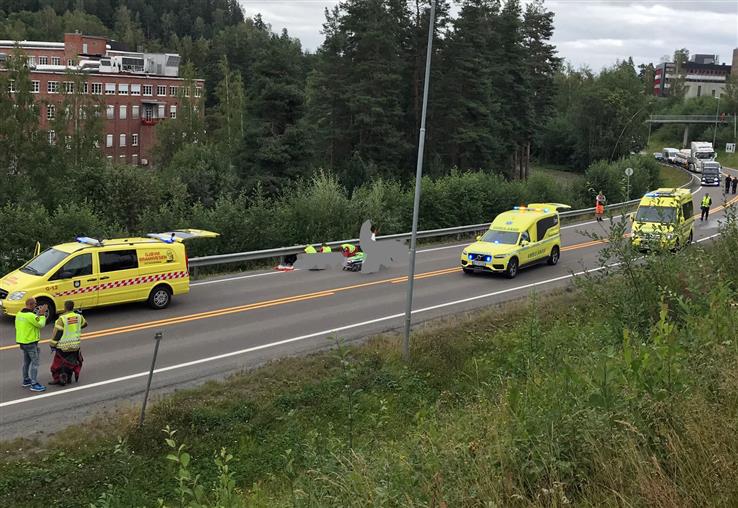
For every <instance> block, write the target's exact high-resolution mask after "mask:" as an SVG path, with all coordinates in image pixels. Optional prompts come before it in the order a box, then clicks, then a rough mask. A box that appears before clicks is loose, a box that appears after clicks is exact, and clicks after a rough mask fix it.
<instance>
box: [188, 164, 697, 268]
mask: <svg viewBox="0 0 738 508" xmlns="http://www.w3.org/2000/svg"><path fill="white" fill-rule="evenodd" d="M680 169H681V168H680ZM685 172H686V171H685ZM690 175H691V176H692V179H691V180H690V181H689V182H688V183H686V184H684V185H682V186H681V188H685V187H689V186H690V185H692V183H693V182H694V180H695V177H694V175H692V174H691V173H690ZM640 200H641V198H638V199H632V200H630V201H625V202H622V203H613V204H612V205H608V207H607V208H608V209H609V210H618V209H620V208H627V207H628V206H632V205H635V204H637V203H638V202H639V201H640ZM594 210H595V209H594V207H593V208H584V209H581V210H568V211H565V212H561V213H559V217H561V218H563V219H566V218H571V217H579V216H581V215H587V214H592V213H594ZM490 225H492V223H491V222H485V223H483V224H471V225H468V226H456V227H452V228H441V229H429V230H426V231H418V238H436V237H440V236H451V235H457V234H464V233H473V232H476V231H484V230H486V229H488V228H489V227H490ZM410 236H411V233H397V234H394V235H385V236H378V237H377V240H407V239H409V238H410ZM358 242H359V239H358V238H352V239H350V240H340V241H335V242H326V245H328V246H329V247H331V248H332V247H339V246H340V245H341V244H344V243H354V244H355V243H358ZM320 245H322V244H313V246H314V247H319V246H320ZM304 251H305V245H304V244H303V245H294V246H292V247H279V248H276V249H265V250H256V251H250V252H236V253H233V254H220V255H216V256H202V257H196V258H190V261H189V267H190V268H191V269H192V268H198V267H203V266H215V265H225V264H231V263H244V262H247V261H257V260H260V259H270V258H278V257H282V256H290V255H293V254H301V253H303V252H304Z"/></svg>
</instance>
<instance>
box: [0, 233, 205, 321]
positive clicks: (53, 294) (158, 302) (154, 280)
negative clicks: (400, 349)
mask: <svg viewBox="0 0 738 508" xmlns="http://www.w3.org/2000/svg"><path fill="white" fill-rule="evenodd" d="M216 236H218V234H217V233H212V232H210V231H203V230H199V229H180V230H176V231H170V232H167V233H152V234H150V235H148V238H119V239H114V240H96V239H93V238H88V237H80V238H77V239H76V241H74V242H70V243H64V244H61V245H56V246H54V247H51V248H50V249H46V250H45V251H43V252H41V253H40V254H39V255H38V256H36V257H34V258H33V259H31V260H30V261H29V262H27V263H26V264H25V265H23V266H22V267H20V268H19V269H17V270H15V271H14V272H11V273H9V274H8V275H6V276H4V277H3V278H2V279H0V314H6V315H10V316H14V315H15V314H17V313H18V312H20V310H21V309H22V308H23V307H24V305H25V301H26V300H27V299H28V298H30V297H34V298H35V299H36V302H37V304H38V305H41V304H46V305H48V308H49V310H48V315H49V316H51V317H53V316H54V315H55V314H56V311H57V310H58V309H62V308H63V305H64V302H65V301H66V300H73V301H74V303H75V307H76V308H78V309H90V308H93V307H102V306H105V305H114V304H119V303H128V302H148V303H149V305H150V306H151V307H152V308H154V309H164V308H166V307H167V306H168V305H169V303H170V302H171V299H172V296H174V295H182V294H186V293H188V292H189V290H190V274H189V270H188V260H187V253H186V251H185V246H184V244H183V243H182V242H183V241H184V240H188V239H191V238H213V237H216Z"/></svg>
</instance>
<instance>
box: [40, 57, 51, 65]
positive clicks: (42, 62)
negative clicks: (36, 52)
mask: <svg viewBox="0 0 738 508" xmlns="http://www.w3.org/2000/svg"><path fill="white" fill-rule="evenodd" d="M38 64H39V65H49V57H48V56H40V57H38Z"/></svg>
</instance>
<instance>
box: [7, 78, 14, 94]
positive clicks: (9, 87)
mask: <svg viewBox="0 0 738 508" xmlns="http://www.w3.org/2000/svg"><path fill="white" fill-rule="evenodd" d="M8 92H10V93H15V80H14V79H11V80H9V81H8Z"/></svg>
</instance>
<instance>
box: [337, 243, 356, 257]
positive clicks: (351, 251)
mask: <svg viewBox="0 0 738 508" xmlns="http://www.w3.org/2000/svg"><path fill="white" fill-rule="evenodd" d="M341 250H342V251H343V255H344V256H346V257H347V258H350V257H352V256H355V255H356V252H357V250H358V249H357V248H356V245H354V244H352V243H344V244H341Z"/></svg>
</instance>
